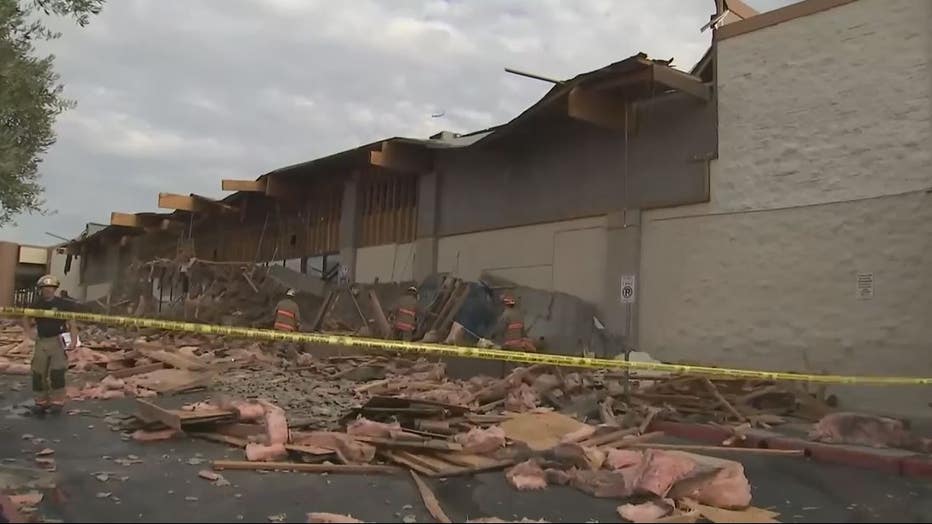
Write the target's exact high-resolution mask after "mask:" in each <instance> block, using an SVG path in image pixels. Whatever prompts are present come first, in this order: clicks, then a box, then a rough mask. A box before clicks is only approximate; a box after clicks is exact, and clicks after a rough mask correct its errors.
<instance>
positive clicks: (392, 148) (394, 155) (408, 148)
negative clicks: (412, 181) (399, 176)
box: [369, 141, 433, 173]
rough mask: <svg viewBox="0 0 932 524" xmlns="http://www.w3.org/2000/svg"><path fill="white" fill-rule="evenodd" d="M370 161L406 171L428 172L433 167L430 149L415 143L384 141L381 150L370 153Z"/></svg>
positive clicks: (380, 165) (388, 167) (387, 167)
mask: <svg viewBox="0 0 932 524" xmlns="http://www.w3.org/2000/svg"><path fill="white" fill-rule="evenodd" d="M369 163H370V164H372V165H374V166H378V167H384V168H386V169H391V170H392V171H401V172H405V173H427V172H430V171H431V170H432V169H433V159H432V157H431V153H430V151H428V150H427V149H425V148H422V147H418V146H415V145H403V144H398V143H396V142H391V141H388V142H382V150H381V151H371V152H370V153H369Z"/></svg>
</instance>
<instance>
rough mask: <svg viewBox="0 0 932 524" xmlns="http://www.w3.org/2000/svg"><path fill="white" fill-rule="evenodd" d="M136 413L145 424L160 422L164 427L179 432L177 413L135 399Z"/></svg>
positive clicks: (179, 419) (179, 424)
mask: <svg viewBox="0 0 932 524" xmlns="http://www.w3.org/2000/svg"><path fill="white" fill-rule="evenodd" d="M136 411H137V412H138V413H139V418H141V419H143V420H144V421H146V422H161V423H162V424H164V425H165V426H167V427H169V428H172V429H175V430H178V431H181V417H180V416H179V415H178V413H177V412H174V411H171V410H167V409H162V408H160V407H158V406H156V405H155V404H153V403H151V402H146V401H145V400H142V399H138V398H137V399H136Z"/></svg>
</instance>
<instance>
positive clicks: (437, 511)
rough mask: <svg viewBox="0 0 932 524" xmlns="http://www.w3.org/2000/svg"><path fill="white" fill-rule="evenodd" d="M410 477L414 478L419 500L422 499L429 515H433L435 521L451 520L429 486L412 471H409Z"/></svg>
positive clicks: (447, 523) (446, 523) (445, 521)
mask: <svg viewBox="0 0 932 524" xmlns="http://www.w3.org/2000/svg"><path fill="white" fill-rule="evenodd" d="M411 478H412V479H414V483H415V484H417V489H418V491H420V492H421V500H423V501H424V506H425V507H426V508H427V511H428V512H429V513H430V516H432V517H434V519H436V521H437V522H442V523H444V524H449V523H451V522H453V521H452V520H450V517H448V516H447V514H446V513H444V511H443V508H442V507H440V502H439V501H438V500H437V497H436V496H435V495H434V492H433V491H431V490H430V487H428V486H427V483H426V482H424V481H423V480H422V479H421V477H419V476H418V475H417V473H415V472H413V471H412V472H411Z"/></svg>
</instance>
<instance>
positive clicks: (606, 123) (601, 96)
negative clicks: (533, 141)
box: [567, 87, 637, 134]
mask: <svg viewBox="0 0 932 524" xmlns="http://www.w3.org/2000/svg"><path fill="white" fill-rule="evenodd" d="M567 115H568V116H569V117H570V118H574V119H576V120H581V121H583V122H588V123H590V124H593V125H596V126H599V127H604V128H608V129H617V130H623V129H624V128H625V124H626V123H627V125H628V133H630V134H634V132H635V131H636V130H637V125H636V124H637V122H636V119H635V117H636V116H637V110H636V108H635V107H634V105H633V104H631V103H630V102H626V101H625V99H624V98H623V97H621V96H617V95H612V94H609V93H604V92H601V91H593V90H591V89H584V88H582V87H574V88H573V90H572V91H570V94H569V97H568V100H567Z"/></svg>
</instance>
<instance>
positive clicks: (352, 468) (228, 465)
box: [212, 460, 401, 473]
mask: <svg viewBox="0 0 932 524" xmlns="http://www.w3.org/2000/svg"><path fill="white" fill-rule="evenodd" d="M212 464H213V467H214V469H216V470H223V469H230V470H270V471H271V470H274V471H299V472H302V473H401V470H400V469H398V468H396V467H394V466H379V465H373V464H304V463H301V462H249V461H246V460H215V461H213V463H212Z"/></svg>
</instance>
